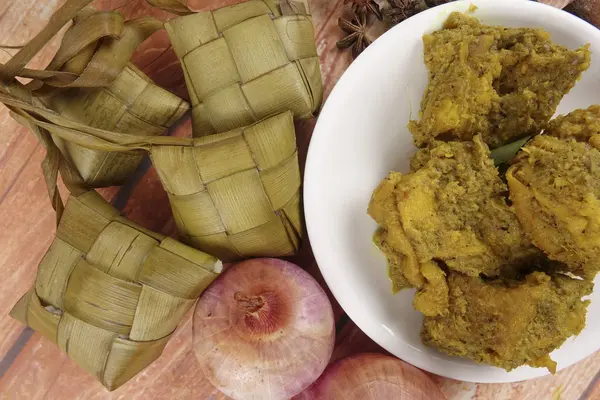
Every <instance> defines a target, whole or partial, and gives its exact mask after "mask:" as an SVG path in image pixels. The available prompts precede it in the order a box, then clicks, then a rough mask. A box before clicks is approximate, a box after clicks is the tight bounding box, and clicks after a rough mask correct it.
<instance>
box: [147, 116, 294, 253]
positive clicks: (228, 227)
mask: <svg viewBox="0 0 600 400" xmlns="http://www.w3.org/2000/svg"><path fill="white" fill-rule="evenodd" d="M151 158H152V162H153V164H154V166H155V167H156V170H157V172H158V175H159V177H160V180H161V182H162V183H163V186H164V187H165V190H166V191H167V193H168V194H169V201H170V202H171V207H172V209H173V215H174V216H175V222H176V223H177V227H178V228H179V231H180V232H181V233H182V235H183V236H184V237H185V238H186V241H187V242H188V243H190V244H192V245H193V246H195V247H197V248H199V249H201V250H203V251H206V252H209V253H211V254H214V255H216V256H218V257H220V258H221V259H223V260H226V261H232V260H239V259H242V258H247V257H258V256H272V257H278V256H285V255H291V254H294V253H296V251H297V250H298V247H299V243H300V238H301V237H302V232H303V225H302V217H301V211H300V184H301V179H300V169H299V165H298V153H297V150H296V135H295V133H294V122H293V117H292V114H291V112H285V113H281V114H278V115H275V116H273V117H271V118H267V119H265V120H263V121H260V122H257V123H256V124H253V125H251V126H247V127H244V128H240V129H236V130H233V131H230V132H227V133H220V134H215V135H209V136H204V137H201V138H196V139H194V140H193V143H192V144H191V145H190V146H153V147H152V149H151Z"/></svg>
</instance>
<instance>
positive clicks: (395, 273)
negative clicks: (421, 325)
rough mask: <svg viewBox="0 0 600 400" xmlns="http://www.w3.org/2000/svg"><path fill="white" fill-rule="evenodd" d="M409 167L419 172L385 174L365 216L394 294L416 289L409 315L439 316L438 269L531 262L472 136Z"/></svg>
mask: <svg viewBox="0 0 600 400" xmlns="http://www.w3.org/2000/svg"><path fill="white" fill-rule="evenodd" d="M413 161H415V162H414V163H413V164H418V165H419V166H421V168H419V169H418V170H416V171H413V172H411V173H409V174H405V175H404V174H400V173H397V172H392V173H391V174H390V175H389V176H388V177H387V178H386V179H385V180H384V181H383V182H382V183H381V184H380V185H379V187H378V188H377V189H376V190H375V192H374V194H373V197H372V199H371V203H370V205H369V215H371V217H372V218H373V219H374V220H375V221H376V222H377V223H378V224H379V225H380V229H379V230H378V231H377V233H376V234H375V238H374V240H375V243H376V244H377V245H378V246H379V247H380V248H381V250H382V251H383V252H384V253H385V254H386V256H387V257H388V261H389V268H390V271H389V272H390V273H389V275H390V278H391V279H392V282H393V284H394V289H395V290H398V289H400V288H402V287H406V286H414V287H416V288H417V289H421V291H420V292H418V294H417V298H416V299H415V308H416V309H417V310H419V311H421V312H423V313H424V314H426V315H437V314H438V313H440V312H443V311H444V310H445V308H446V305H447V302H446V300H447V295H445V293H447V289H446V287H445V285H446V284H445V279H444V277H445V274H444V273H443V271H442V269H441V268H440V267H443V268H448V269H450V270H454V271H459V272H462V273H464V274H467V275H470V276H479V275H480V274H484V275H486V276H489V277H495V276H498V275H499V274H500V272H501V271H502V270H503V269H504V268H507V267H508V268H517V267H518V266H519V265H520V264H523V263H525V264H529V263H530V262H531V259H532V257H537V256H539V254H540V253H539V251H538V250H537V249H535V248H534V247H533V245H532V244H531V243H530V241H529V240H528V238H527V237H526V235H525V233H524V231H523V230H522V228H521V226H520V225H519V222H518V220H517V218H516V216H515V214H514V213H513V212H512V210H511V209H510V208H509V207H508V206H507V204H506V202H505V199H504V197H503V195H504V193H506V191H507V188H506V185H505V184H504V183H503V182H502V181H501V179H500V177H499V176H498V171H497V170H496V168H495V167H494V163H493V161H492V160H491V159H490V154H489V149H488V148H487V146H486V145H485V143H483V141H482V140H481V138H480V137H479V136H476V137H475V138H474V141H473V142H448V143H445V142H437V143H435V144H434V146H432V147H431V148H429V149H426V150H421V151H420V152H419V153H417V155H416V156H415V159H414V160H413ZM414 166H415V165H413V167H414ZM434 294H435V296H434Z"/></svg>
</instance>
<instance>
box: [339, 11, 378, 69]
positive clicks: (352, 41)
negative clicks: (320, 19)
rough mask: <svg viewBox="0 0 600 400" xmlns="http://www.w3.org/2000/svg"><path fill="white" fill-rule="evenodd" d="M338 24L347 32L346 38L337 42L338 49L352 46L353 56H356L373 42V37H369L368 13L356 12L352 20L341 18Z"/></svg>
mask: <svg viewBox="0 0 600 400" xmlns="http://www.w3.org/2000/svg"><path fill="white" fill-rule="evenodd" d="M338 25H339V27H340V28H342V30H343V31H344V32H346V33H347V35H346V37H345V38H343V39H342V40H340V41H339V42H337V47H338V49H348V48H350V47H352V57H354V58H356V57H358V55H359V54H360V53H362V52H363V50H364V49H366V48H367V46H369V45H370V44H371V39H369V38H368V37H367V14H366V13H354V17H353V18H352V20H347V19H345V18H340V19H338Z"/></svg>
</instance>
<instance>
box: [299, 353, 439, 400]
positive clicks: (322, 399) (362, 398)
mask: <svg viewBox="0 0 600 400" xmlns="http://www.w3.org/2000/svg"><path fill="white" fill-rule="evenodd" d="M314 399H318V400H337V399H344V400H379V399H394V400H445V397H444V395H443V394H442V392H441V391H440V389H439V388H438V387H437V385H436V384H435V383H434V382H433V381H432V380H431V379H430V378H429V377H428V376H427V375H425V373H423V372H422V371H421V370H419V369H417V368H415V367H413V366H412V365H409V364H407V363H405V362H404V361H401V360H399V359H397V358H395V357H391V356H386V355H383V354H375V353H363V354H358V355H355V356H350V357H347V358H344V359H342V360H339V361H336V362H335V363H333V364H331V365H330V366H329V367H327V369H326V370H325V373H324V374H323V375H321V377H320V378H319V380H317V381H316V382H315V383H314V384H312V385H311V386H310V387H309V388H308V389H307V390H305V391H304V392H302V393H301V394H299V395H298V396H296V397H294V400H314Z"/></svg>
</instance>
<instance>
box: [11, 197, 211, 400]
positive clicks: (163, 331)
mask: <svg viewBox="0 0 600 400" xmlns="http://www.w3.org/2000/svg"><path fill="white" fill-rule="evenodd" d="M221 268H222V263H221V262H220V261H219V260H218V259H217V258H215V257H213V256H210V255H208V254H206V253H203V252H201V251H199V250H196V249H194V248H191V247H188V246H186V245H184V244H182V243H180V242H177V241H176V240H174V239H171V238H168V237H164V236H162V235H159V234H156V233H153V232H150V231H148V230H146V229H144V228H142V227H140V226H138V225H136V224H135V223H133V222H131V221H129V220H127V219H125V218H123V217H121V216H120V215H119V213H118V212H117V210H115V209H114V208H113V207H112V206H111V205H110V204H108V203H107V202H106V201H105V200H104V199H103V198H102V197H101V196H100V195H99V194H98V193H96V192H94V191H90V192H86V193H84V194H81V195H79V196H76V197H75V196H71V197H70V198H69V201H68V202H67V205H66V207H65V209H64V213H63V214H62V218H61V220H60V223H59V225H58V228H57V233H56V238H55V239H54V242H53V243H52V245H51V246H50V248H49V249H48V251H47V253H46V254H45V255H44V257H43V259H42V261H41V262H40V265H39V266H38V272H37V277H36V281H35V286H34V287H33V288H32V289H31V290H30V291H29V292H28V293H27V294H25V296H23V297H22V298H21V300H19V302H18V303H17V304H16V305H15V307H14V308H13V310H12V311H11V316H13V317H14V318H16V319H17V320H19V321H21V322H22V323H24V324H27V325H28V326H30V327H31V328H32V329H33V330H35V331H37V332H39V333H40V334H41V335H43V336H45V337H46V338H48V339H49V340H51V341H52V342H53V343H54V344H56V345H57V346H58V347H60V349H61V350H63V351H64V352H66V353H67V354H68V356H69V357H70V358H71V359H73V360H74V361H75V362H76V363H77V364H79V366H80V367H82V368H83V369H84V370H86V371H87V372H88V373H90V374H92V375H93V376H95V377H96V378H97V379H98V380H99V381H100V382H101V383H102V384H103V385H104V386H105V387H106V388H108V389H109V390H114V389H116V388H118V387H119V386H121V385H122V384H124V383H125V382H127V381H128V380H129V379H131V378H132V377H133V376H135V375H136V374H137V373H138V372H140V371H141V370H142V369H144V368H145V367H146V366H148V365H149V364H150V363H152V362H153V361H154V360H155V359H156V358H158V357H159V356H160V355H161V353H162V351H163V349H164V347H165V345H166V343H167V342H168V340H169V338H170V337H171V335H172V334H173V331H174V330H175V328H176V327H177V324H178V323H179V321H180V320H181V318H182V317H183V316H184V315H185V314H186V312H187V311H188V310H189V309H190V307H191V306H192V305H193V304H194V302H195V300H196V299H197V298H198V297H199V296H200V294H201V293H202V292H203V291H204V289H205V288H206V287H207V286H208V285H209V284H210V283H211V282H212V281H213V280H214V279H215V278H216V277H217V276H218V274H219V273H220V271H221Z"/></svg>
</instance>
